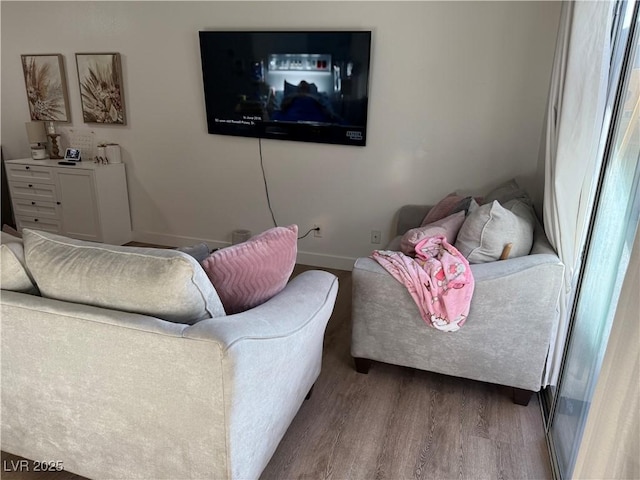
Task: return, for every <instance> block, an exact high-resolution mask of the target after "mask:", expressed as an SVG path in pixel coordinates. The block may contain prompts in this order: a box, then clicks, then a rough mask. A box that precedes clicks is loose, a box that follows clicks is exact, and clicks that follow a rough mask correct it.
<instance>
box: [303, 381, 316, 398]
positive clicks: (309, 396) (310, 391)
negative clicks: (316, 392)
mask: <svg viewBox="0 0 640 480" xmlns="http://www.w3.org/2000/svg"><path fill="white" fill-rule="evenodd" d="M315 385H316V384H315V383H314V384H313V385H311V388H310V389H309V393H307V396H306V397H304V399H305V400H309V399H310V398H311V394H312V393H313V387H315Z"/></svg>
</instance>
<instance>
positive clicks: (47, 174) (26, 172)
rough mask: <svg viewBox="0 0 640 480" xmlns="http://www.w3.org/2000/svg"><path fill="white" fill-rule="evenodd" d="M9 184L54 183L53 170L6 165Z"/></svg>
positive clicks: (49, 168)
mask: <svg viewBox="0 0 640 480" xmlns="http://www.w3.org/2000/svg"><path fill="white" fill-rule="evenodd" d="M5 167H6V170H7V176H8V177H9V182H11V181H18V182H37V183H54V179H53V169H52V168H51V167H44V166H42V167H41V166H39V165H11V164H5Z"/></svg>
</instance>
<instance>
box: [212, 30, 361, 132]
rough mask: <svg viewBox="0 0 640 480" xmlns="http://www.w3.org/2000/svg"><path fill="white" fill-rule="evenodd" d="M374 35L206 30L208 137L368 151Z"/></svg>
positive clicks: (359, 33)
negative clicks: (331, 145) (334, 145)
mask: <svg viewBox="0 0 640 480" xmlns="http://www.w3.org/2000/svg"><path fill="white" fill-rule="evenodd" d="M370 43H371V33H370V32H367V31H357V32H237V31H201V32H200V49H201V57H202V73H203V83H204V93H205V104H206V113H207V125H208V131H209V133H214V134H223V135H242V136H253V137H265V138H282V139H288V140H301V141H312V142H321V143H340V144H346V145H364V144H365V141H366V126H367V102H368V82H369V57H370Z"/></svg>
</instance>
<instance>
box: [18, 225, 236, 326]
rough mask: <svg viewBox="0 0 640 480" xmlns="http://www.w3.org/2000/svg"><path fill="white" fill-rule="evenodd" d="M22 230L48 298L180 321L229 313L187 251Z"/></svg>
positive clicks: (31, 268)
mask: <svg viewBox="0 0 640 480" xmlns="http://www.w3.org/2000/svg"><path fill="white" fill-rule="evenodd" d="M22 234H23V238H24V249H25V258H26V262H27V266H28V268H29V271H30V272H31V274H32V275H33V277H34V279H35V281H36V283H37V284H38V287H39V288H40V292H41V294H42V296H44V297H49V298H54V299H57V300H64V301H69V302H75V303H83V304H87V305H94V306H98V307H104V308H110V309H113V310H123V311H127V312H134V313H142V314H145V315H151V316H154V317H158V318H162V319H164V320H168V321H171V322H176V323H189V324H192V323H196V322H197V321H198V320H202V319H205V318H211V317H217V316H222V315H224V314H225V312H224V308H223V306H222V303H221V302H220V299H219V297H218V294H217V293H216V291H215V289H214V288H213V286H212V285H211V282H209V280H208V278H207V275H206V274H205V272H204V270H202V268H201V267H200V265H199V264H198V262H197V261H196V260H195V259H194V258H193V257H191V256H190V255H188V254H186V253H183V252H178V251H176V250H170V249H159V248H137V247H120V246H112V245H105V244H102V243H93V242H85V241H82V240H74V239H70V238H66V237H63V236H60V235H54V234H50V233H45V232H41V231H36V230H29V229H23V231H22Z"/></svg>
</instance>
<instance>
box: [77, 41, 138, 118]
mask: <svg viewBox="0 0 640 480" xmlns="http://www.w3.org/2000/svg"><path fill="white" fill-rule="evenodd" d="M76 65H77V67H78V82H79V83H80V99H81V102H82V117H83V119H84V121H85V122H86V123H109V124H118V125H125V124H126V116H125V109H124V91H123V87H122V65H121V62H120V54H119V53H76Z"/></svg>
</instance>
